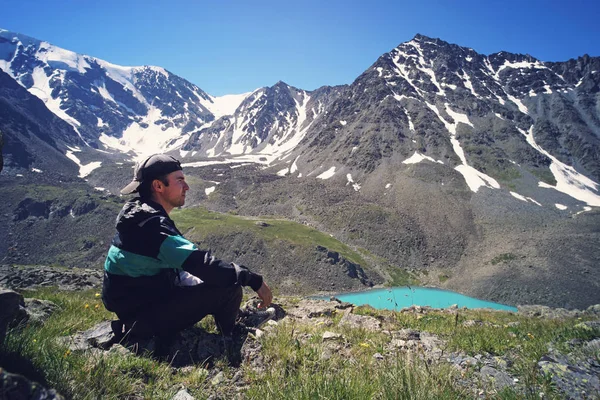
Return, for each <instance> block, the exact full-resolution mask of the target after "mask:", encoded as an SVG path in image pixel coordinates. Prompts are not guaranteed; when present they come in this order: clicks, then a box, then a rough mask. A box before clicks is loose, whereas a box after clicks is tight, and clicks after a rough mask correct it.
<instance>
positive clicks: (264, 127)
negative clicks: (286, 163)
mask: <svg viewBox="0 0 600 400" xmlns="http://www.w3.org/2000/svg"><path fill="white" fill-rule="evenodd" d="M344 88H345V87H344V86H339V87H329V86H324V87H322V88H319V89H317V90H315V91H312V92H307V91H305V90H301V89H297V88H294V87H292V86H289V85H287V84H286V83H284V82H281V81H280V82H278V83H276V84H275V85H274V86H272V87H265V88H260V89H257V90H256V91H254V92H252V93H251V94H249V95H248V96H247V97H246V98H245V99H244V101H243V102H242V103H241V104H240V105H239V107H238V108H237V109H236V110H235V113H233V114H232V115H225V116H223V117H221V118H220V119H218V120H217V121H215V122H214V123H213V124H212V125H211V126H209V127H206V128H202V129H199V130H198V131H196V132H194V133H192V135H191V136H190V138H189V140H188V141H187V142H186V144H185V145H184V146H183V147H182V155H184V156H185V155H187V153H188V152H189V151H191V152H192V154H194V155H196V154H198V153H200V154H201V155H203V156H206V157H214V156H224V157H231V156H242V157H237V158H239V159H241V158H245V159H248V160H254V161H257V162H264V163H269V162H271V161H273V160H275V159H277V158H285V157H286V156H287V155H289V154H290V152H291V151H292V150H294V149H295V147H296V146H297V145H298V143H300V141H302V139H303V138H304V136H305V134H306V132H307V130H308V128H309V127H310V126H311V125H312V124H313V122H314V121H315V120H316V119H317V118H318V117H319V116H321V115H322V114H323V113H324V111H325V110H326V109H327V107H328V106H329V104H330V103H331V102H332V101H333V100H335V99H336V98H337V96H339V94H340V93H341V92H342V91H343V89H344ZM244 156H245V157H244Z"/></svg>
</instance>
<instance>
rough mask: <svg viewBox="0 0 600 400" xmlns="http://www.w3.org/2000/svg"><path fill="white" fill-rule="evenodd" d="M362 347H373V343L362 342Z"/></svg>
mask: <svg viewBox="0 0 600 400" xmlns="http://www.w3.org/2000/svg"><path fill="white" fill-rule="evenodd" d="M358 345H359V346H360V347H371V345H370V344H369V343H366V342H362V343H359V344H358Z"/></svg>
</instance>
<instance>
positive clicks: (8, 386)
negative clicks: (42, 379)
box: [0, 368, 64, 400]
mask: <svg viewBox="0 0 600 400" xmlns="http://www.w3.org/2000/svg"><path fill="white" fill-rule="evenodd" d="M0 398H1V399H2V400H24V399H27V400H63V399H64V397H62V396H61V395H60V394H58V393H57V392H56V390H54V389H46V388H45V387H44V386H42V385H40V384H39V383H37V382H32V381H31V380H29V379H27V378H26V377H24V376H23V375H18V374H11V373H10V372H7V371H5V370H4V369H2V368H0Z"/></svg>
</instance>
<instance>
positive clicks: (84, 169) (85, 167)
mask: <svg viewBox="0 0 600 400" xmlns="http://www.w3.org/2000/svg"><path fill="white" fill-rule="evenodd" d="M65 155H66V156H67V158H69V159H70V160H71V161H73V162H74V163H75V164H77V165H78V166H79V177H80V178H85V177H86V176H88V175H89V174H90V173H91V172H92V171H93V170H95V169H96V168H99V167H100V166H101V165H102V161H92V162H91V163H88V164H82V163H81V161H79V158H78V157H77V156H76V155H75V154H73V152H72V151H71V150H67V152H66V153H65Z"/></svg>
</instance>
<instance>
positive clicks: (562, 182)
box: [517, 125, 600, 207]
mask: <svg viewBox="0 0 600 400" xmlns="http://www.w3.org/2000/svg"><path fill="white" fill-rule="evenodd" d="M517 129H518V130H519V132H521V133H522V134H523V135H524V136H525V137H526V139H527V143H529V145H530V146H531V147H533V148H534V149H536V150H537V151H538V152H540V153H541V154H543V155H545V156H546V157H548V158H549V159H550V160H551V161H552V162H551V163H550V171H551V172H552V175H554V179H556V186H551V185H548V184H546V183H543V182H539V183H538V186H540V187H544V188H552V189H556V190H558V191H559V192H562V193H565V194H567V195H569V196H571V197H573V198H574V199H577V200H579V201H583V202H584V203H587V205H589V206H596V207H599V206H600V195H599V194H598V184H597V183H596V182H594V181H593V180H591V179H590V178H588V177H587V176H585V175H582V174H580V173H579V172H577V171H576V170H575V168H573V167H571V166H568V165H566V164H564V163H562V162H561V161H559V160H558V159H557V158H556V157H554V156H552V155H551V154H550V153H548V152H547V151H546V150H544V149H542V148H541V147H540V146H539V145H538V144H537V143H536V142H535V138H534V137H533V125H531V127H530V128H529V132H525V131H524V130H522V129H519V128H517Z"/></svg>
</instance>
